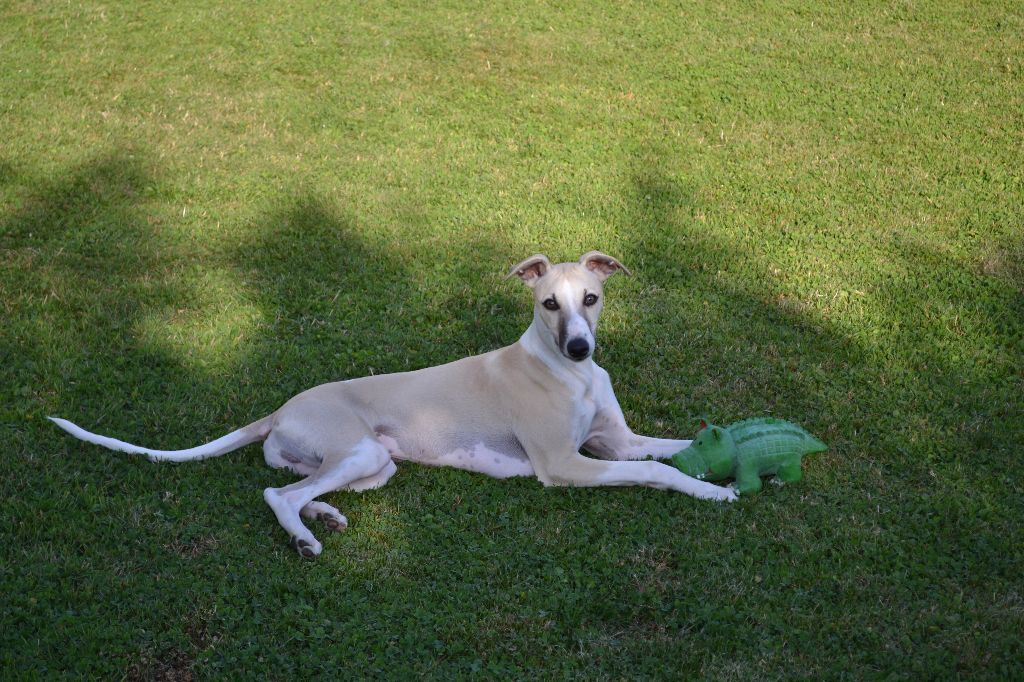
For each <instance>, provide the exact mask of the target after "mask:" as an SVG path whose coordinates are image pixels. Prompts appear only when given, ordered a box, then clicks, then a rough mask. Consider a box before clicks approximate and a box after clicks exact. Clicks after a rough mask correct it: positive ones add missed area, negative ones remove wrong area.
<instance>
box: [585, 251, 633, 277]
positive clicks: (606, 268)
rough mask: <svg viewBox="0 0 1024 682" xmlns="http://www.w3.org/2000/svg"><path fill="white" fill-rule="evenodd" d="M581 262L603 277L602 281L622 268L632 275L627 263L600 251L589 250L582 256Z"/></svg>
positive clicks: (625, 272) (624, 271)
mask: <svg viewBox="0 0 1024 682" xmlns="http://www.w3.org/2000/svg"><path fill="white" fill-rule="evenodd" d="M580 263H582V264H583V267H585V268H586V269H587V270H590V271H591V272H593V273H594V274H595V275H597V276H598V277H600V278H601V281H602V282H603V281H605V280H606V279H608V278H609V277H611V276H612V275H614V274H615V273H616V272H618V271H619V270H621V271H622V272H623V273H624V274H627V275H632V274H633V273H632V272H630V271H629V268H627V267H626V266H625V265H623V264H622V263H620V262H619V261H617V260H615V259H614V258H612V257H611V256H609V255H607V254H604V253H601V252H600V251H588V252H587V253H585V254H583V255H582V256H580Z"/></svg>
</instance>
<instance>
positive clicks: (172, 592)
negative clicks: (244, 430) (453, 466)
mask: <svg viewBox="0 0 1024 682" xmlns="http://www.w3.org/2000/svg"><path fill="white" fill-rule="evenodd" d="M418 5H422V3H414V4H402V3H397V4H396V3H393V2H392V3H355V4H351V3H350V4H347V5H326V6H325V5H323V4H320V3H310V2H295V3H287V4H283V5H282V4H275V5H267V4H265V3H255V4H246V5H237V6H232V5H225V4H216V3H191V4H188V5H179V4H174V3H171V4H168V3H147V2H139V3H93V2H73V3H64V4H50V3H35V2H11V3H4V4H3V5H2V6H0V26H2V28H0V48H2V50H3V53H4V55H5V60H4V64H5V68H4V69H3V70H2V72H0V93H2V94H0V132H2V140H3V142H2V143H0V316H2V320H3V322H2V327H0V378H2V381H0V447H2V450H3V452H4V457H3V459H2V460H0V495H2V499H3V500H4V502H3V504H2V505H0V528H2V529H3V540H4V542H3V546H2V549H0V590H2V593H3V595H4V596H3V599H2V600H0V617H2V621H0V671H2V673H3V676H4V677H50V676H56V675H58V674H65V675H68V676H74V677H103V678H129V679H143V678H145V679H154V678H162V679H189V678H191V677H193V676H195V677H221V676H224V677H243V678H248V677H262V676H266V677H271V678H283V677H285V676H286V675H289V674H294V675H302V676H307V675H310V674H312V673H315V672H323V673H327V674H329V675H332V676H343V677H368V676H381V677H394V678H397V677H406V676H410V675H417V676H426V677H436V678H440V677H445V678H448V677H452V676H455V677H463V676H472V675H474V674H480V675H485V676H493V677H498V676H503V677H525V676H527V675H529V676H538V677H544V678H556V677H557V678H562V677H578V678H585V679H613V678H616V679H617V678H630V679H634V678H664V677H685V678H689V677H709V678H716V679H752V678H756V679H764V678H785V679H793V678H823V677H824V678H849V679H863V678H875V677H879V678H945V677H956V676H961V675H962V676H968V675H969V676H972V677H987V678H992V679H1005V678H1007V677H1014V676H1019V675H1021V674H1022V673H1021V671H1022V665H1024V657H1022V654H1021V650H1020V646H1019V644H1020V633H1021V632H1022V629H1024V594H1022V591H1021V582H1020V577H1021V575H1022V574H1024V556H1022V551H1024V550H1022V547H1024V543H1022V531H1021V528H1022V524H1024V504H1022V502H1021V494H1022V492H1024V490H1022V487H1024V486H1022V482H1021V481H1022V464H1021V449H1020V448H1021V446H1020V443H1021V442H1024V407H1022V403H1024V401H1022V389H1024V376H1022V370H1021V367H1022V365H1024V363H1022V358H1024V268H1022V265H1021V264H1022V263H1024V229H1022V228H1024V224H1022V223H1024V217H1022V215H1024V214H1022V211H1021V206H1022V205H1024V175H1022V173H1021V170H1020V159H1021V158H1022V157H1024V115H1022V113H1021V112H1022V111H1024V49H1022V44H1021V42H1020V35H1021V34H1022V32H1024V14H1022V12H1021V8H1020V6H1019V5H1018V4H1016V3H1012V2H981V3H954V2H928V1H923V0H915V1H913V2H911V1H896V2H886V3H874V2H853V3H841V4H836V5H832V4H822V5H821V6H812V5H809V4H808V3H799V2H783V1H776V0H771V1H768V2H761V3H751V4H747V5H740V6H734V7H728V8H727V7H725V6H722V5H721V3H705V2H700V3H690V4H684V5H681V6H677V5H675V4H671V3H643V4H616V3H603V2H602V3H572V4H565V3H562V4H560V6H559V7H558V8H553V7H551V6H549V5H547V4H532V3H527V4H522V3H487V4H476V3H452V2H440V3H430V4H429V6H418ZM591 248H600V249H602V250H604V251H607V252H608V253H611V254H613V255H615V256H617V257H619V258H620V259H621V260H622V261H623V262H625V263H626V264H627V265H628V266H630V268H631V269H632V270H633V271H634V272H635V273H636V276H635V277H634V278H632V279H624V278H617V279H616V280H613V281H611V282H610V283H609V287H608V293H609V296H608V299H609V301H608V305H607V306H606V308H605V315H604V319H603V322H602V328H601V331H600V335H599V341H600V344H601V347H600V349H599V351H598V361H599V362H600V363H601V364H602V365H603V366H605V367H606V368H608V369H609V370H610V372H611V374H612V376H613V377H614V379H615V382H616V386H617V391H618V394H619V399H620V402H621V403H622V406H623V409H624V411H625V412H626V415H627V418H628V419H629V421H630V422H631V424H632V425H633V426H634V428H635V429H636V430H637V431H639V432H643V433H649V434H652V435H671V434H674V435H678V436H681V437H685V436H686V435H687V434H692V432H693V430H694V428H695V424H696V419H697V418H698V417H699V416H708V417H710V418H713V419H715V420H717V421H719V422H720V423H728V422H730V421H733V420H735V419H739V418H742V417H745V416H751V415H760V414H773V415H777V416H781V417H784V418H788V419H792V420H794V421H798V422H800V423H801V424H803V425H805V426H806V427H807V428H808V429H809V430H810V431H812V432H814V433H816V434H817V435H819V436H820V437H822V438H823V439H824V440H825V441H826V442H827V443H829V445H830V446H831V449H830V450H829V451H828V452H827V453H824V454H822V455H818V456H816V457H814V458H813V459H811V460H809V461H808V462H806V463H805V479H804V481H802V482H800V483H799V484H796V485H792V486H787V487H784V488H775V487H772V486H768V487H767V489H766V490H765V491H764V492H762V493H760V494H759V495H757V496H752V497H748V498H745V499H743V500H741V501H740V502H739V503H737V504H734V505H731V506H727V507H724V506H717V505H714V504H708V503H702V502H698V501H695V500H693V499H690V498H688V497H684V496H680V495H670V494H665V493H661V492H658V491H653V490H643V489H623V490H607V489H605V490H602V489H543V488H542V487H541V485H540V484H539V483H537V482H536V481H530V480H513V481H507V482H497V481H493V480H490V479H487V478H485V477H483V476H478V475H472V474H468V473H464V472H459V471H454V470H439V469H427V468H422V467H417V466H412V465H403V466H401V467H400V470H399V474H398V475H397V476H396V477H395V478H394V479H393V481H392V482H391V484H389V485H388V486H387V487H386V488H384V489H382V490H379V491H374V492H370V493H365V494H361V495H356V494H332V495H329V496H328V498H327V499H329V500H330V501H331V502H333V503H334V504H336V505H338V506H339V507H340V508H341V509H342V510H343V511H345V512H346V513H347V514H348V516H349V518H350V520H351V522H352V526H351V528H350V530H349V531H348V532H347V533H345V534H342V535H337V536H331V537H327V538H325V553H324V554H323V556H322V557H321V558H320V559H319V560H317V561H316V562H312V563H307V562H302V561H300V560H299V559H298V558H297V557H296V556H295V555H294V553H292V552H291V551H290V550H289V549H287V547H285V539H286V538H285V537H284V535H283V532H282V531H281V530H280V528H279V527H278V526H277V524H276V523H275V521H274V519H273V516H272V514H271V513H270V511H269V509H268V508H267V507H266V506H265V505H264V504H263V503H262V500H261V495H260V492H261V491H262V489H263V488H264V487H266V486H267V485H282V484H284V483H285V482H286V481H288V480H289V476H288V475H287V474H285V473H283V472H280V471H275V470H269V469H267V468H266V467H265V466H264V465H263V463H262V457H261V453H260V451H259V449H258V448H256V447H251V448H248V449H245V450H243V451H240V452H237V453H234V454H233V455H230V456H227V457H223V458H219V459H216V460H210V461H206V462H202V463H195V464H191V465H183V466H170V465H161V466H155V465H152V464H150V463H149V462H146V461H144V460H139V459H134V458H130V457H127V456H122V455H116V454H113V453H109V452H106V451H102V450H100V449H98V448H95V447H92V446H87V445H84V444H81V443H79V442H77V441H74V440H73V439H70V438H68V437H66V436H65V435H64V434H62V433H60V432H59V431H58V430H56V429H55V428H54V427H53V426H52V425H51V424H49V423H48V422H46V421H45V419H44V416H45V415H48V414H56V415H60V416H64V417H68V418H71V419H73V420H75V421H77V422H79V423H81V424H83V425H84V426H86V427H87V428H90V429H94V430H97V431H99V432H102V433H106V434H110V435H114V436H117V437H121V438H124V439H126V440H131V441H133V442H139V443H142V444H145V445H150V446H154V447H165V448H174V447H188V446H192V445H194V444H196V443H198V442H200V441H206V440H209V439H212V438H214V437H217V436H219V435H222V434H223V433H225V432H226V431H228V430H229V429H231V428H233V427H236V426H239V425H241V424H245V423H248V422H249V421H251V420H253V419H255V418H257V417H259V416H261V415H264V414H266V413H268V412H270V411H271V410H273V409H275V408H276V407H277V406H279V405H280V404H281V403H282V402H283V401H284V400H286V399H287V398H288V397H290V396H291V395H293V394H294V393H296V392H298V391H299V390H301V389H303V388H306V387H309V386H312V385H315V384H317V383H321V382H324V381H329V380H334V379H338V378H345V377H353V376H359V375H364V374H368V373H371V372H372V373H380V372H391V371H399V370H404V369H408V368H416V367H423V366H427V365H431V364H436V363H441V362H444V361H448V360H452V359H455V358H458V357H461V356H464V355H466V354H469V353H476V352H481V351H484V350H488V349H491V348H496V347H498V346H501V345H505V344H507V343H511V342H512V341H514V340H515V339H516V338H517V337H518V334H519V333H521V331H522V329H523V328H524V327H525V325H526V324H527V322H528V319H529V297H528V295H527V294H526V293H525V292H524V291H523V290H522V289H521V285H517V284H516V283H512V282H504V281H502V279H501V277H502V275H503V274H504V273H505V271H506V268H507V267H509V266H510V265H511V264H512V263H515V262H517V261H518V260H520V259H521V258H523V257H525V256H527V255H529V254H531V253H533V252H535V251H543V252H545V253H547V254H548V255H549V256H551V257H552V258H553V259H562V260H564V259H575V258H576V257H577V256H578V255H579V254H580V253H582V252H583V251H586V250H588V249H591Z"/></svg>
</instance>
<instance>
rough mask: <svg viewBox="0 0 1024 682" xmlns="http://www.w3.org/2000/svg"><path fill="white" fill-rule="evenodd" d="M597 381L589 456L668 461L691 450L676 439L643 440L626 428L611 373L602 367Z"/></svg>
mask: <svg viewBox="0 0 1024 682" xmlns="http://www.w3.org/2000/svg"><path fill="white" fill-rule="evenodd" d="M596 369H597V371H596V373H595V377H594V402H595V403H596V406H597V412H596V414H595V415H594V419H593V422H592V423H591V427H590V432H589V433H588V434H587V436H586V439H585V440H584V442H583V447H584V448H585V449H586V450H587V452H591V453H593V454H594V455H597V456H598V457H601V458H603V459H617V460H630V459H645V458H647V457H654V458H655V459H667V458H669V457H671V456H672V455H674V454H676V453H677V452H679V451H680V450H684V449H686V448H688V447H690V443H691V442H692V441H688V440H676V439H674V438H652V437H650V436H640V435H637V434H635V433H633V430H632V429H630V428H629V426H628V425H627V424H626V418H625V417H624V416H623V414H622V408H620V407H619V401H618V400H617V399H616V397H615V392H614V391H613V390H612V382H611V379H610V378H609V376H608V372H606V371H604V370H603V369H601V368H600V367H597V368H596Z"/></svg>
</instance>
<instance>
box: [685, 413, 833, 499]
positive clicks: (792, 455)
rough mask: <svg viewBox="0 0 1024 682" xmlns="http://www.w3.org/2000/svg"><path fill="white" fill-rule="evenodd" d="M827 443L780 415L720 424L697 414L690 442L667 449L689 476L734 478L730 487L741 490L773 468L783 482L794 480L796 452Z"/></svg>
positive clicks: (755, 486)
mask: <svg viewBox="0 0 1024 682" xmlns="http://www.w3.org/2000/svg"><path fill="white" fill-rule="evenodd" d="M827 449H828V446H826V445H825V444H824V443H822V442H821V441H820V440H818V439H817V438H815V437H814V436H812V435H811V434H809V433H807V431H805V430H804V429H802V428H801V427H799V426H797V425H796V424H794V423H792V422H788V421H786V420H785V419H776V418H774V417H759V418H756V419H745V420H743V421H740V422H736V423H735V424H730V425H729V426H726V427H725V428H722V427H721V426H715V425H714V424H708V423H706V422H704V421H703V420H701V423H700V430H699V431H698V432H697V435H696V436H694V439H693V442H692V443H691V444H690V447H688V448H686V449H685V450H681V451H679V452H677V453H676V454H674V455H672V463H673V464H675V466H676V468H677V469H679V470H680V471H682V472H683V473H684V474H687V475H689V476H693V477H694V478H699V479H703V480H709V481H719V480H722V479H723V478H735V479H736V484H735V486H734V487H735V489H736V490H737V491H738V492H739V493H740V494H746V493H756V492H757V491H758V490H760V489H761V477H762V476H768V475H771V474H775V476H777V477H778V479H779V480H780V481H782V482H784V483H792V482H795V481H799V480H800V478H801V477H802V476H803V472H802V471H801V469H800V460H801V458H803V457H804V455H809V454H812V453H815V452H824V451H825V450H827Z"/></svg>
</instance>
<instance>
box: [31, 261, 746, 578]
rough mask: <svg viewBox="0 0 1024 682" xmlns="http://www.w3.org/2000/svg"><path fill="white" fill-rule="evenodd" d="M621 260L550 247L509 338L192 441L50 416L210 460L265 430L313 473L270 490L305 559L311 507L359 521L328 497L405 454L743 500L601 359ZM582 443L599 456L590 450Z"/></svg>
mask: <svg viewBox="0 0 1024 682" xmlns="http://www.w3.org/2000/svg"><path fill="white" fill-rule="evenodd" d="M620 271H621V272H623V273H625V274H630V272H629V270H628V269H627V268H626V267H625V266H624V265H622V264H621V263H620V262H619V261H617V260H616V259H614V258H612V257H611V256H607V255H605V254H603V253H600V252H598V251H591V252H589V253H586V254H584V255H583V256H581V257H580V259H579V261H578V262H576V263H559V264H557V265H552V264H551V262H550V261H549V260H548V258H547V257H546V256H544V255H535V256H532V257H530V258H527V259H526V260H524V261H523V262H522V263H519V264H518V265H516V266H515V267H513V268H512V271H511V272H510V273H509V275H508V278H511V277H518V278H519V279H521V280H522V281H523V282H524V283H525V284H526V285H527V286H528V287H530V288H531V289H532V290H533V301H534V305H533V322H532V323H531V324H530V326H529V328H527V330H526V332H525V333H524V334H523V335H522V337H521V338H520V339H519V341H517V342H516V343H513V344H512V345H511V346H506V347H505V348H501V349H499V350H495V351H491V352H490V353H484V354H483V355H475V356H473V357H468V358H463V359H462V360H457V361H455V362H451V363H449V364H446V365H440V366H438V367H428V368H426V369H420V370H416V371H412V372H401V373H397V374H384V375H377V376H369V377H362V378H358V379H350V380H348V381H339V382H335V383H328V384H323V385H321V386H317V387H315V388H311V389H309V390H307V391H305V392H303V393H300V394H299V395H297V396H295V397H294V398H292V399H291V400H289V401H288V402H286V403H285V404H284V405H283V406H282V407H281V408H280V409H278V410H277V411H276V412H274V413H272V414H270V415H269V416H266V417H264V418H262V419H260V420H258V421H255V422H253V423H252V424H249V425H248V426H246V427H244V428H241V429H239V430H237V431H234V432H232V433H230V434H228V435H226V436H224V437H222V438H219V439H217V440H215V441H213V442H211V443H208V444H206V445H202V446H199V447H195V448H191V449H188V450H171V451H168V450H150V449H148V448H142V447H139V446H136V445H131V444H129V443H125V442H122V441H119V440H115V439H113V438H108V437H105V436H99V435H96V434H93V433H90V432H88V431H86V430H84V429H82V428H80V427H78V426H76V425H74V424H72V423H71V422H69V421H66V420H64V419H57V418H54V417H51V419H53V421H54V422H56V423H57V424H58V425H59V426H60V427H61V428H63V429H64V430H66V431H68V432H69V433H71V434H72V435H73V436H75V437H77V438H80V439H82V440H85V441H88V442H90V443H95V444H97V445H102V446H104V447H107V448H110V449H112V450H119V451H122V452H129V453H136V454H143V455H148V456H149V458H150V459H151V460H153V461H174V462H181V461H188V460H196V459H204V458H206V457H215V456H217V455H223V454H225V453H227V452H230V451H232V450H235V449H236V448H240V447H242V446H243V445H248V444H249V443H254V442H257V441H263V452H264V458H265V459H266V462H267V464H269V465H270V466H272V467H278V468H281V467H283V468H287V469H291V470H292V471H294V472H295V473H297V474H300V475H302V476H305V478H303V479H302V480H301V481H298V482H297V483H292V484H291V485H286V486H284V487H281V488H267V489H266V490H264V491H263V498H264V499H265V500H266V502H267V504H268V505H270V508H271V509H272V510H273V511H274V514H275V515H276V516H277V520H278V522H279V523H280V524H281V526H282V527H283V528H284V529H285V531H287V533H288V535H289V537H290V541H289V544H290V546H291V547H293V548H294V549H295V550H296V551H298V552H299V554H301V555H302V556H303V557H306V558H312V557H315V556H317V555H318V554H320V552H321V551H322V546H321V544H320V542H318V541H317V539H316V538H315V537H314V536H313V533H311V532H310V530H309V529H308V528H307V527H306V526H305V525H304V524H303V522H302V517H306V518H315V519H319V520H320V521H321V522H322V523H323V524H324V525H325V526H326V528H327V529H329V530H341V529H343V528H345V527H346V526H347V525H348V521H347V520H346V518H345V517H344V516H343V515H342V514H341V512H339V511H338V510H337V509H335V508H334V507H333V506H331V505H329V504H327V503H326V502H320V501H317V500H316V498H318V497H320V496H321V495H324V494H325V493H328V492H331V491H334V490H351V491H361V490H368V489H371V488H377V487H380V486H382V485H384V484H385V483H387V481H388V479H390V478H391V477H392V476H393V475H394V474H395V471H396V470H397V467H396V466H395V461H396V460H398V461H402V460H408V461H412V462H419V463H421V464H432V465H446V466H454V467H458V468H460V469H466V470H469V471H475V472H479V473H483V474H488V475H490V476H494V477H496V478H506V477H510V476H536V477H537V478H539V479H540V480H541V482H542V483H543V484H544V485H548V486H550V485H559V486H566V485H573V486H598V485H602V486H625V485H643V486H650V487H653V488H661V489H665V490H675V491H678V492H682V493H687V494H689V495H693V496H695V497H699V498H704V499H711V500H727V501H731V500H734V499H736V493H735V492H734V491H733V490H731V489H729V488H723V487H719V486H715V485H712V484H710V483H706V482H704V481H699V480H697V479H694V478H691V477H689V476H686V475H685V474H683V473H681V472H680V471H678V470H677V469H675V468H674V467H671V466H668V465H666V464H663V463H661V462H658V461H654V460H655V459H664V458H667V457H670V456H671V455H673V454H674V453H676V452H678V451H680V450H682V449H683V448H685V447H687V446H688V445H689V444H690V441H688V440H674V439H666V438H650V437H647V436H638V435H636V434H634V433H633V432H632V431H631V430H630V428H629V427H628V426H627V425H626V420H625V419H624V418H623V415H622V410H621V409H620V407H619V403H618V401H617V400H616V398H615V393H614V392H613V391H612V384H611V380H610V379H609V377H608V372H606V371H605V370H604V369H602V368H601V367H599V366H598V365H597V363H595V362H594V361H593V358H592V357H591V356H592V354H593V352H594V346H595V332H596V329H597V320H598V317H599V316H600V314H601V307H602V305H603V303H604V291H603V285H604V282H605V280H606V279H607V278H608V277H610V276H611V275H613V274H615V273H616V272H620ZM506 279H507V278H506ZM580 448H584V449H585V450H587V451H588V452H589V453H590V454H592V455H594V456H596V457H598V458H600V459H594V458H591V457H587V456H584V455H582V454H580ZM650 458H654V459H650Z"/></svg>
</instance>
